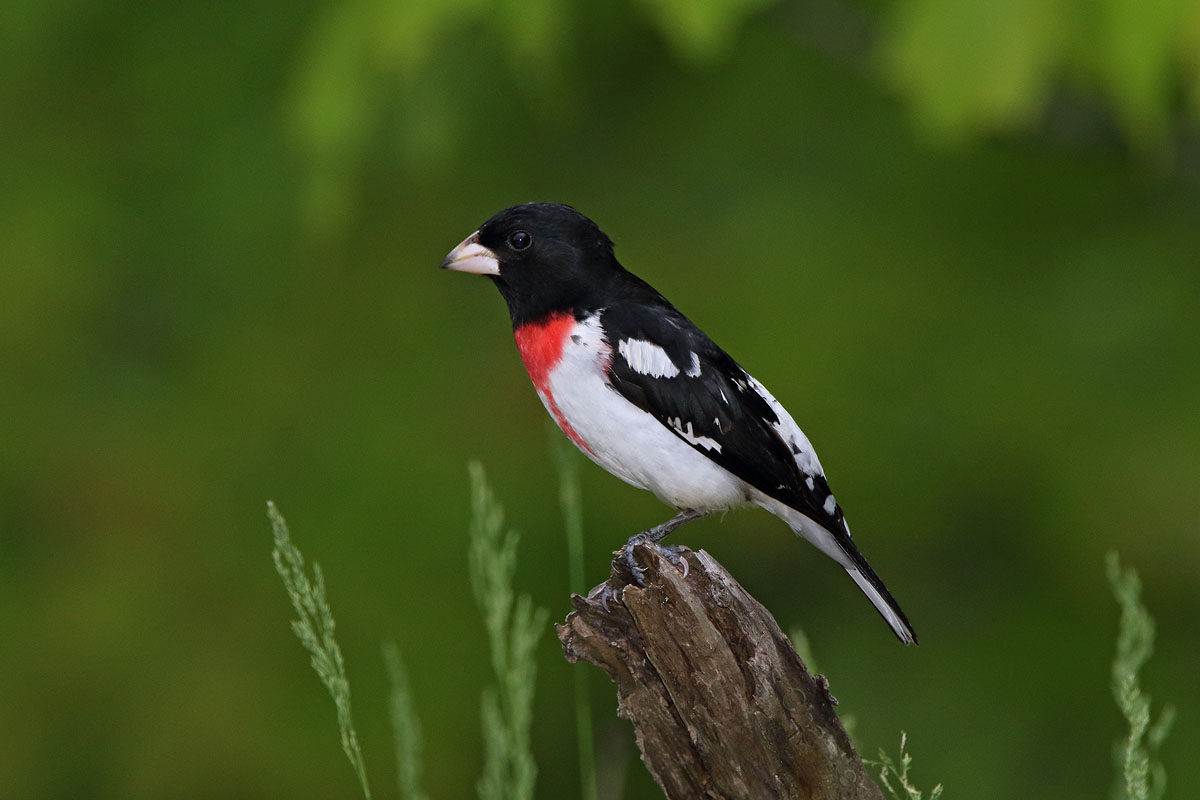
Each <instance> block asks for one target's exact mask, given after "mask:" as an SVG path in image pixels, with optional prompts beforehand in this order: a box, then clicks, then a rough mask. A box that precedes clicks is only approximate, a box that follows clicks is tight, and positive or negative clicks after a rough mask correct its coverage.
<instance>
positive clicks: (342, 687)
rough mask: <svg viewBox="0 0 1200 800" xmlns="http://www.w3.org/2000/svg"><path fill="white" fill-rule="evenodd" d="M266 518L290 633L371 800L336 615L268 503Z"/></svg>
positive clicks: (321, 582)
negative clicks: (289, 612) (290, 616)
mask: <svg viewBox="0 0 1200 800" xmlns="http://www.w3.org/2000/svg"><path fill="white" fill-rule="evenodd" d="M267 516H268V517H269V518H270V520H271V529H272V531H273V532H274V535H275V549H274V551H273V552H272V553H271V556H272V558H273V559H274V561H275V569H276V571H277V572H278V573H279V577H280V578H281V579H283V585H284V588H286V589H287V594H288V598H289V599H290V600H291V601H292V608H294V609H295V610H296V614H297V616H298V617H299V619H296V620H293V621H292V630H293V631H294V632H295V634H296V636H297V637H298V638H299V639H300V643H301V644H302V645H304V649H305V650H307V651H308V653H309V655H310V656H311V659H310V663H311V664H312V668H313V670H315V671H316V673H317V677H319V678H320V679H321V683H323V684H325V688H326V689H327V690H328V691H329V696H330V697H332V698H333V704H334V706H335V707H336V708H337V718H338V729H339V731H340V733H341V739H342V750H343V751H344V752H345V753H346V758H347V759H349V760H350V765H351V766H352V767H354V771H355V773H356V774H357V775H358V780H359V783H360V784H361V785H362V790H363V795H364V796H365V797H366V798H367V800H370V798H371V788H370V786H369V785H368V784H367V769H366V765H365V764H363V757H362V749H361V748H360V747H359V746H358V734H357V732H356V731H355V730H354V718H353V715H352V714H351V710H350V682H349V681H348V680H347V679H346V665H345V663H344V662H343V661H342V649H341V648H340V647H339V646H338V643H337V639H335V638H334V635H333V634H334V622H333V612H332V611H330V609H329V602H328V601H327V599H326V596H325V578H324V576H323V575H322V574H321V568H320V566H318V565H317V564H313V567H312V579H311V580H309V577H308V574H307V573H306V572H305V571H304V556H303V555H301V553H300V550H299V549H298V548H297V547H296V546H295V545H294V544H292V537H291V534H290V533H289V532H288V527H287V522H286V521H285V520H284V518H283V515H282V514H280V513H279V509H277V508H276V507H275V504H274V503H270V502H268V503H267Z"/></svg>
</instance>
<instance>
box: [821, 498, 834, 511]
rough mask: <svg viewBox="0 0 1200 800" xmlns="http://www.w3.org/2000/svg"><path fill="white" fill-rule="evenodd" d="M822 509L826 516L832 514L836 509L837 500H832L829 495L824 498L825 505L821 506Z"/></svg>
mask: <svg viewBox="0 0 1200 800" xmlns="http://www.w3.org/2000/svg"><path fill="white" fill-rule="evenodd" d="M822 508H824V509H825V513H826V514H832V513H833V511H834V509H836V508H837V500H834V499H833V495H829V497H826V498H825V505H824V506H822Z"/></svg>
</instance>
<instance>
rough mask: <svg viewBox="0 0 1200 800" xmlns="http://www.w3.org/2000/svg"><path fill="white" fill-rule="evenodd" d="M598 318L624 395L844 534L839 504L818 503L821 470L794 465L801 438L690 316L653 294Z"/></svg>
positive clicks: (746, 477) (765, 489) (824, 494)
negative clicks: (790, 434) (783, 426)
mask: <svg viewBox="0 0 1200 800" xmlns="http://www.w3.org/2000/svg"><path fill="white" fill-rule="evenodd" d="M656 294H657V293H656ZM654 301H660V302H654ZM601 323H602V325H603V326H604V330H605V332H606V335H607V337H608V343H609V345H610V346H611V347H612V348H613V358H612V364H611V366H610V367H609V380H610V382H611V383H612V386H613V388H615V389H616V390H617V391H618V392H619V393H620V394H621V395H622V396H623V397H624V398H625V399H626V400H628V401H629V402H631V403H633V404H634V405H636V406H637V407H638V408H641V409H642V410H644V411H646V412H648V413H650V414H651V415H653V416H654V417H655V418H656V419H657V420H658V421H659V422H661V423H662V424H663V425H664V426H666V427H667V428H668V429H669V430H670V431H671V432H672V433H674V434H675V435H676V436H677V437H679V438H680V439H681V440H683V441H684V442H686V443H687V444H689V445H690V446H691V447H692V448H694V449H695V450H697V451H699V452H701V453H703V454H704V455H705V456H707V457H708V458H710V459H712V460H713V461H715V462H716V463H718V464H720V465H721V466H722V467H724V468H725V469H727V470H729V471H730V472H732V473H733V474H734V475H736V476H737V477H739V478H741V479H742V480H743V481H745V482H746V483H748V484H750V485H751V486H753V487H754V488H756V489H758V490H759V491H761V492H762V493H763V494H766V495H768V496H770V497H773V498H775V499H776V500H779V501H780V502H782V503H785V504H787V505H789V506H791V507H792V508H795V509H796V510H798V511H800V512H802V513H804V514H805V515H806V516H808V517H810V518H812V519H813V520H814V521H816V522H817V523H819V524H820V525H821V526H822V527H825V528H827V529H829V531H830V532H831V533H833V534H835V536H837V537H839V538H840V537H842V536H845V535H847V534H848V531H847V530H846V527H845V524H844V522H843V519H842V510H841V508H838V507H836V506H835V508H834V511H833V513H828V512H826V510H825V508H824V504H825V502H826V499H827V498H828V497H829V496H830V489H829V484H828V483H827V482H826V480H825V476H824V475H823V474H822V473H821V471H820V470H819V469H815V470H813V472H814V474H806V473H805V472H804V471H803V470H801V468H800V466H799V465H798V464H797V461H796V456H797V454H799V453H800V452H801V451H800V448H801V447H802V446H804V445H807V442H804V443H803V444H799V443H795V442H789V441H786V440H785V439H784V438H783V436H781V433H780V431H779V429H778V428H777V427H776V425H777V424H778V423H779V422H780V419H779V416H778V415H777V414H776V413H775V410H774V409H773V408H772V407H771V403H770V402H768V400H767V399H766V398H765V397H763V396H762V395H761V394H759V392H758V390H757V389H756V388H755V381H754V379H753V378H751V377H750V376H749V374H748V373H747V372H746V371H745V370H744V369H742V368H741V366H739V365H738V363H737V362H736V361H734V360H733V358H731V357H730V356H729V355H728V354H727V353H726V352H725V351H724V350H722V349H721V348H720V347H718V346H717V345H716V343H714V342H713V341H712V339H710V338H708V336H706V335H705V334H704V332H703V331H701V330H700V329H699V328H697V327H696V326H695V325H694V324H693V323H692V322H691V320H689V319H688V318H687V317H685V316H683V314H681V313H680V312H679V311H678V310H677V309H676V308H675V307H674V306H672V305H671V304H670V303H668V302H667V301H666V300H662V299H661V297H655V298H653V301H651V302H624V303H620V304H615V305H613V306H611V307H609V308H607V309H604V310H603V312H602V316H601ZM622 342H625V343H626V344H624V345H622ZM653 347H657V348H660V349H661V351H662V352H664V353H665V354H666V357H667V358H668V359H669V360H670V366H672V367H673V369H671V368H670V367H669V366H668V365H666V364H665V362H663V360H662V357H661V354H659V353H656V352H654V351H653V349H651V348H653ZM646 354H651V355H653V356H655V358H657V361H655V360H653V359H651V358H648V357H647V356H646ZM639 356H641V357H639ZM810 483H811V486H810Z"/></svg>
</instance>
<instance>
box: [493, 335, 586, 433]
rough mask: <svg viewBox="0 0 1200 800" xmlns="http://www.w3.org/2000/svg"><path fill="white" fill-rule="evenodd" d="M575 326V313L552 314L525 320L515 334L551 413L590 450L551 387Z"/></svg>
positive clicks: (563, 430)
mask: <svg viewBox="0 0 1200 800" xmlns="http://www.w3.org/2000/svg"><path fill="white" fill-rule="evenodd" d="M574 327H575V317H574V316H572V315H571V314H551V315H550V316H548V317H546V318H545V319H542V320H539V321H537V322H527V323H525V324H524V325H522V326H521V327H519V328H517V329H516V330H515V331H513V337H514V338H515V339H516V340H517V350H519V351H520V352H521V360H522V361H524V362H525V371H526V372H528V373H529V378H530V379H531V380H532V381H533V386H534V388H535V389H537V391H538V394H539V395H541V396H542V398H543V399H545V401H546V405H547V406H549V408H550V415H551V416H552V417H554V421H555V422H556V423H558V427H560V428H562V432H563V433H565V434H566V435H567V437H568V438H569V439H570V440H571V441H573V442H574V443H575V444H577V445H579V446H580V447H582V448H583V449H584V450H587V451H588V452H589V453H590V452H592V448H590V447H588V445H587V442H585V441H583V439H582V438H581V437H580V436H579V434H578V433H576V432H575V429H574V428H572V427H571V423H569V422H567V418H566V417H564V416H563V413H562V411H560V410H559V408H558V403H556V402H555V401H554V394H553V393H552V392H551V391H550V373H551V372H553V371H554V368H555V367H556V366H558V362H559V361H561V360H562V354H563V347H564V346H565V345H566V343H567V337H568V336H570V335H571V329H572V328H574Z"/></svg>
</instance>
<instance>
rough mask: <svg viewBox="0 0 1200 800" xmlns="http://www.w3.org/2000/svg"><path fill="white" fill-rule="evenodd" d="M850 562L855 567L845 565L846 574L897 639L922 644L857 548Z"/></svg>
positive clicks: (906, 642) (889, 593) (897, 604)
mask: <svg viewBox="0 0 1200 800" xmlns="http://www.w3.org/2000/svg"><path fill="white" fill-rule="evenodd" d="M847 555H850V554H847ZM854 556H857V558H855V557H854ZM850 560H851V561H852V562H854V566H845V565H843V566H845V569H846V574H847V575H849V576H850V577H851V578H853V579H854V582H855V583H857V584H858V588H860V589H862V591H863V594H865V595H866V596H867V599H868V600H870V601H871V605H873V606H875V610H876V611H878V612H879V613H880V615H881V616H882V617H883V618H884V620H886V621H887V624H888V625H890V626H891V628H892V632H893V633H895V634H896V637H897V638H898V639H899V640H900V641H902V642H904V643H905V644H920V641H918V639H917V632H916V631H914V630H913V626H912V625H911V624H910V623H909V621H908V617H906V616H904V612H903V611H901V610H900V604H899V603H897V602H896V598H894V597H892V593H891V592H889V591H888V590H887V587H886V586H884V585H883V581H882V580H880V578H879V576H878V575H876V574H875V570H873V569H871V565H870V564H868V563H867V560H866V559H865V558H863V556H862V553H859V552H858V550H857V548H855V551H854V554H853V555H850Z"/></svg>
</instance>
